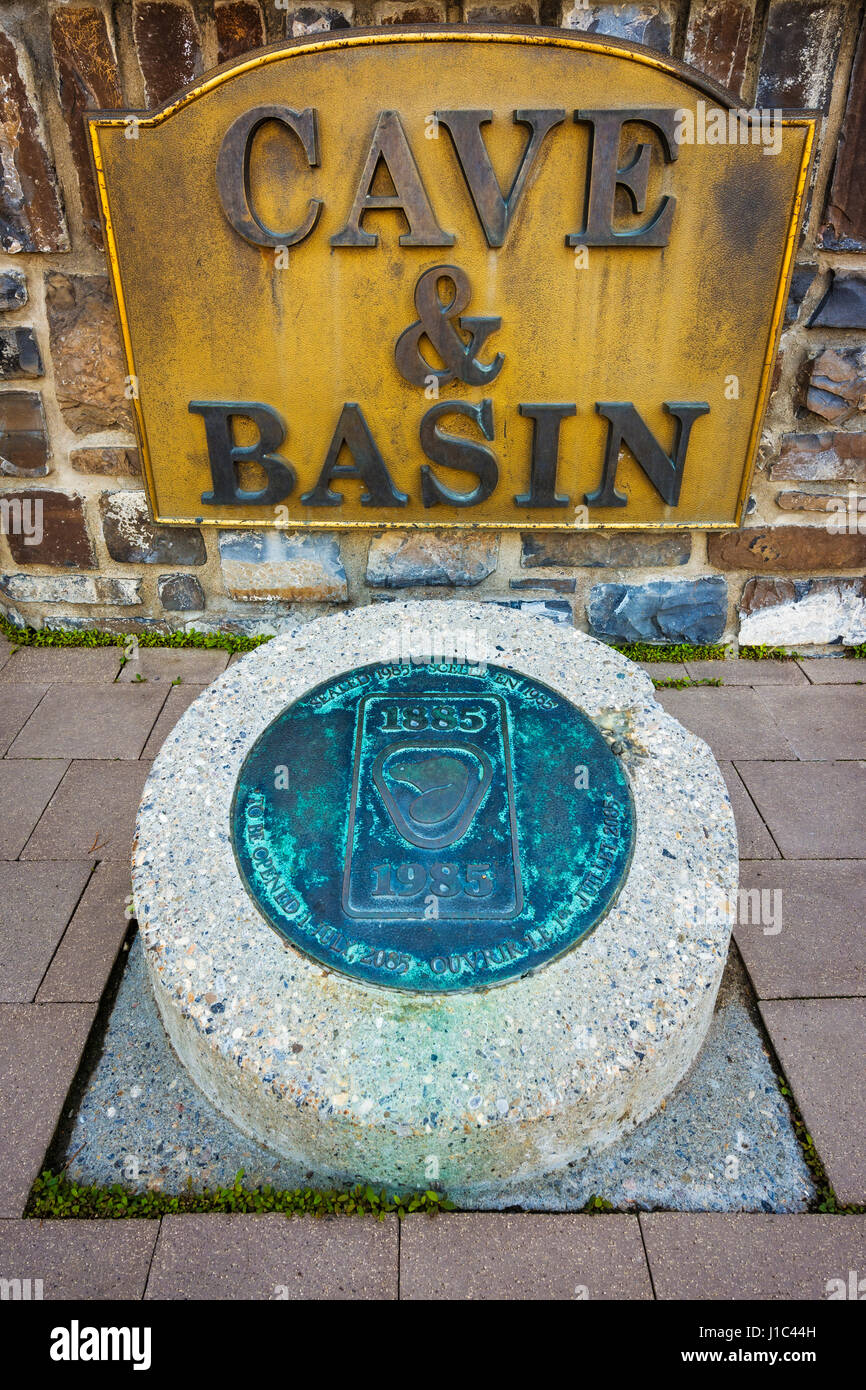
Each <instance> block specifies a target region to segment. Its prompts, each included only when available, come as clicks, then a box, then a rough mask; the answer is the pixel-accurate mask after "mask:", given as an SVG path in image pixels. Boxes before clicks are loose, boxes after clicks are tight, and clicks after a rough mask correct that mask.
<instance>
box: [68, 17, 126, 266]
mask: <svg viewBox="0 0 866 1390" xmlns="http://www.w3.org/2000/svg"><path fill="white" fill-rule="evenodd" d="M51 43H52V47H53V50H54V72H55V77H56V81H57V96H58V100H59V102H60V109H61V111H62V112H63V117H64V120H65V121H66V127H67V130H68V139H69V147H70V150H71V152H72V158H73V161H74V163H75V172H76V174H77V175H78V191H79V194H80V196H81V208H82V212H83V214H84V226H85V230H86V231H87V235H88V237H89V238H90V240H91V241H92V242H93V244H94V246H98V247H101V246H102V236H101V232H100V225H99V212H98V210H97V200H96V189H95V187H94V183H93V175H92V173H91V168H90V156H89V152H88V143H89V141H88V134H87V129H86V127H85V124H84V119H83V118H84V112H85V111H86V110H88V109H89V110H91V111H93V110H96V111H100V110H102V111H104V110H107V109H108V108H110V107H118V106H122V105H123V93H122V92H121V89H120V75H119V73H118V69H117V58H116V57H115V53H114V48H113V46H112V43H111V39H110V38H109V32H108V28H107V25H106V22H105V16H104V15H103V14H102V13H101V12H100V10H98V9H97V8H96V7H95V6H87V7H86V8H84V9H78V8H76V9H73V8H72V7H71V6H70V7H68V8H63V7H62V8H60V9H56V10H54V12H53V14H52V15H51Z"/></svg>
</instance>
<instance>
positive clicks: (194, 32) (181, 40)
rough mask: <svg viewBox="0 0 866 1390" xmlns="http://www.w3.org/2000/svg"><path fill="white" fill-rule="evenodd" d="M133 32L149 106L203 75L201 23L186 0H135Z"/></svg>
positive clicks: (161, 100)
mask: <svg viewBox="0 0 866 1390" xmlns="http://www.w3.org/2000/svg"><path fill="white" fill-rule="evenodd" d="M132 32H133V36H134V38H135V51H136V53H137V54H138V63H139V67H140V68H141V75H142V77H143V78H144V97H145V102H146V104H147V106H148V107H153V106H161V105H162V103H163V102H164V101H168V99H169V97H171V96H174V94H175V92H177V91H179V90H180V88H181V87H186V86H188V84H189V83H190V82H193V81H194V80H195V78H196V77H200V76H201V73H202V68H203V65H202V56H201V41H200V38H199V32H198V25H197V24H196V22H195V16H194V14H193V12H192V9H191V8H190V6H189V5H188V4H186V2H185V0H136V4H135V5H134V7H133V11H132Z"/></svg>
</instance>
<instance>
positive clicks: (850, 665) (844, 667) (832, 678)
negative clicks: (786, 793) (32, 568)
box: [0, 656, 866, 685]
mask: <svg viewBox="0 0 866 1390" xmlns="http://www.w3.org/2000/svg"><path fill="white" fill-rule="evenodd" d="M797 665H798V666H799V667H800V668H801V670H803V671H805V673H806V675H807V676H808V677H809V680H810V681H811V682H812V684H813V685H856V684H858V683H859V682H860V681H866V661H858V660H852V659H851V658H850V657H849V658H846V657H835V656H834V657H826V656H816V657H808V656H807V657H801V658H800V659H799V660H798V662H797ZM0 680H2V676H0Z"/></svg>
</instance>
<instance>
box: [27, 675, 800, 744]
mask: <svg viewBox="0 0 866 1390" xmlns="http://www.w3.org/2000/svg"><path fill="white" fill-rule="evenodd" d="M656 693H657V698H658V701H659V703H660V704H661V705H663V706H664V708H665V709H666V710H667V711H668V713H669V714H672V715H673V717H674V719H678V720H679V721H680V723H681V724H685V726H686V728H687V729H690V730H691V731H692V733H693V734H697V735H698V738H702V739H704V741H705V742H706V743H708V744H709V745H710V747H711V748H712V750H713V752H714V753H715V755H716V757H717V758H795V757H796V754H795V752H794V750H793V748H791V746H790V744H789V743H788V742H787V740H786V739H785V738H784V737H783V735H782V734H781V733H779V731H778V729H777V728H776V727H775V724H774V722H773V717H772V715H771V714H770V711H769V710H768V709H767V707H766V705H763V704H762V703H761V701H760V699H759V697H758V695H757V693H756V692H755V691H754V690H744V689H742V688H739V689H738V688H731V689H730V690H725V689H721V690H719V689H715V688H705V689H698V690H659V691H657V692H656ZM13 748H14V744H13Z"/></svg>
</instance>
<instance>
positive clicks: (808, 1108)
mask: <svg viewBox="0 0 866 1390" xmlns="http://www.w3.org/2000/svg"><path fill="white" fill-rule="evenodd" d="M759 1008H760V1010H761V1014H762V1016H763V1019H764V1022H765V1024H766V1025H767V1031H768V1032H769V1034H770V1037H771V1038H772V1040H773V1046H774V1047H775V1049H776V1052H777V1053H778V1054H779V1060H780V1062H781V1063H782V1067H783V1068H784V1071H785V1075H786V1076H787V1078H788V1081H789V1082H790V1085H791V1089H792V1090H793V1092H794V1096H795V1097H796V1100H797V1104H798V1105H799V1107H800V1109H801V1110H802V1112H803V1119H804V1120H805V1122H806V1128H807V1129H808V1131H809V1133H810V1134H811V1136H812V1139H813V1140H814V1143H815V1147H816V1149H817V1150H818V1153H819V1155H820V1156H821V1159H822V1160H823V1163H824V1167H825V1168H826V1170H827V1176H828V1177H829V1179H830V1182H831V1183H832V1184H833V1187H834V1189H835V1192H836V1196H837V1197H838V1198H839V1200H840V1201H841V1202H842V1203H843V1204H845V1205H849V1204H852V1203H854V1204H856V1205H861V1204H864V1203H866V999H792V1000H781V999H779V1000H765V1001H763V1002H761V1003H760V1005H759Z"/></svg>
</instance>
